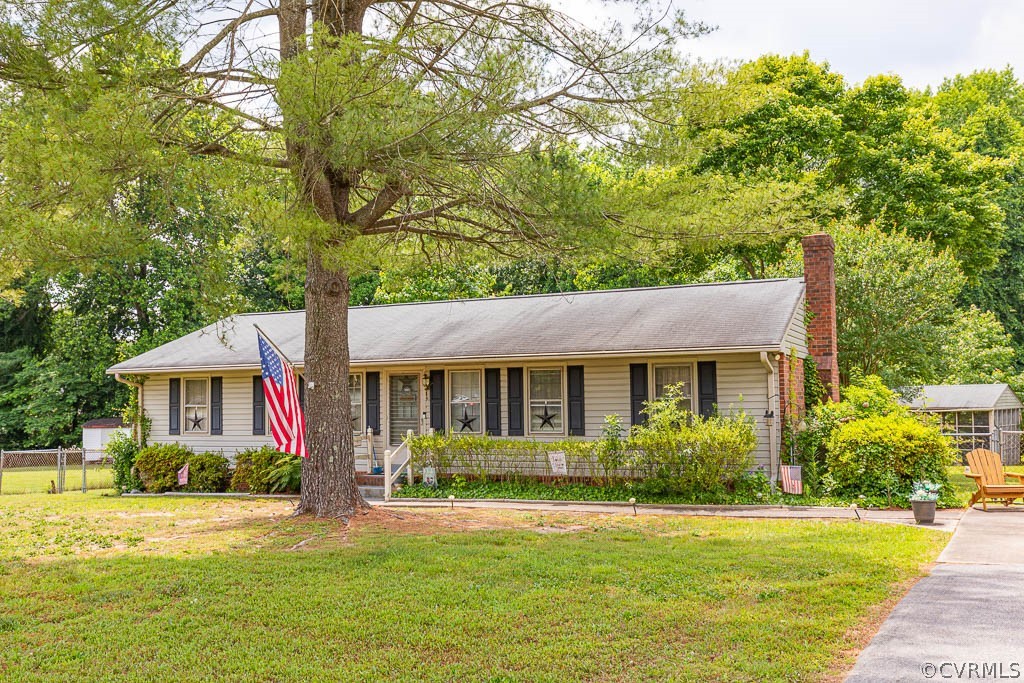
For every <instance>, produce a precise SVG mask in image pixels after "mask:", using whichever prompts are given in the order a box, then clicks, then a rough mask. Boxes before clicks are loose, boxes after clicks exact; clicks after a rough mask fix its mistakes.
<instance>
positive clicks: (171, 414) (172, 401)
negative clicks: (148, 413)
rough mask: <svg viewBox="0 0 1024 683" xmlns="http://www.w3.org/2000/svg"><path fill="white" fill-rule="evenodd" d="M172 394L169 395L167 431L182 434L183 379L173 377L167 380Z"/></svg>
mask: <svg viewBox="0 0 1024 683" xmlns="http://www.w3.org/2000/svg"><path fill="white" fill-rule="evenodd" d="M167 384H168V386H169V387H170V395H169V396H168V397H167V433H168V434H181V380H180V379H179V378H177V377H172V378H171V379H170V380H168V382H167Z"/></svg>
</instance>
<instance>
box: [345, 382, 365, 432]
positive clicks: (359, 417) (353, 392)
mask: <svg viewBox="0 0 1024 683" xmlns="http://www.w3.org/2000/svg"><path fill="white" fill-rule="evenodd" d="M348 401H349V403H350V404H351V405H352V431H353V432H355V433H357V434H361V433H363V432H364V431H365V430H364V429H363V376H362V375H355V374H349V376H348Z"/></svg>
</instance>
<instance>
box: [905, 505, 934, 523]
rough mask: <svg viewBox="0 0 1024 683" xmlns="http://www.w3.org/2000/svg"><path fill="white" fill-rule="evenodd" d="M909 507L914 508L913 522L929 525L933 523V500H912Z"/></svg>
mask: <svg viewBox="0 0 1024 683" xmlns="http://www.w3.org/2000/svg"><path fill="white" fill-rule="evenodd" d="M910 505H911V506H912V507H913V508H914V521H915V522H917V523H918V524H931V523H933V522H934V521H935V501H934V500H912V501H910Z"/></svg>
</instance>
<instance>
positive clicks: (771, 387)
mask: <svg viewBox="0 0 1024 683" xmlns="http://www.w3.org/2000/svg"><path fill="white" fill-rule="evenodd" d="M761 365H763V366H764V367H765V369H766V370H767V371H768V393H767V394H766V396H767V397H768V412H769V413H770V414H771V419H770V420H769V422H768V472H769V474H768V479H769V480H770V481H771V482H773V483H774V482H775V479H776V476H777V474H778V468H779V445H778V444H777V443H776V440H777V438H778V437H777V430H776V428H775V420H776V415H775V406H776V403H777V401H776V399H778V393H779V392H778V389H777V388H776V382H775V381H774V380H775V367H774V366H773V365H772V362H771V361H770V360H769V359H768V353H767V352H766V351H762V352H761Z"/></svg>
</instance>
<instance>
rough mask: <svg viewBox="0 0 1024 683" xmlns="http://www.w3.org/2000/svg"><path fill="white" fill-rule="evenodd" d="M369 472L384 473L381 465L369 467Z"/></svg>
mask: <svg viewBox="0 0 1024 683" xmlns="http://www.w3.org/2000/svg"><path fill="white" fill-rule="evenodd" d="M370 474H384V468H383V467H371V468H370Z"/></svg>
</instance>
